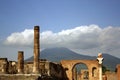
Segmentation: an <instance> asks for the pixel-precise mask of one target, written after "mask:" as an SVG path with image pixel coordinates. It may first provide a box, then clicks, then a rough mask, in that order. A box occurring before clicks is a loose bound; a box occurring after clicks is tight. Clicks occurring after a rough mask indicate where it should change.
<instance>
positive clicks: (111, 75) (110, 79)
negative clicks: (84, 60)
mask: <svg viewBox="0 0 120 80" xmlns="http://www.w3.org/2000/svg"><path fill="white" fill-rule="evenodd" d="M105 75H106V77H107V80H117V74H116V72H106V73H105Z"/></svg>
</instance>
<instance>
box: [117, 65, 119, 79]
mask: <svg viewBox="0 0 120 80" xmlns="http://www.w3.org/2000/svg"><path fill="white" fill-rule="evenodd" d="M117 80H120V64H118V65H117Z"/></svg>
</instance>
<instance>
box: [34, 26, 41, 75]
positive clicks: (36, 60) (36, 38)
mask: <svg viewBox="0 0 120 80" xmlns="http://www.w3.org/2000/svg"><path fill="white" fill-rule="evenodd" d="M39 53H40V51H39V26H35V27H34V62H33V73H36V74H37V73H39Z"/></svg>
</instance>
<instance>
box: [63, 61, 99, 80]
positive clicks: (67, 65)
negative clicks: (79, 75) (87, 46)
mask: <svg viewBox="0 0 120 80" xmlns="http://www.w3.org/2000/svg"><path fill="white" fill-rule="evenodd" d="M78 63H83V64H85V65H86V66H87V67H88V72H89V80H99V76H98V75H99V64H98V61H97V60H62V61H61V64H62V66H63V68H64V69H65V70H66V75H67V77H68V80H72V79H73V76H72V75H73V74H72V69H73V67H74V66H75V65H76V64H78ZM94 68H95V72H96V73H95V74H96V76H93V75H94V73H93V72H94V71H93V70H94Z"/></svg>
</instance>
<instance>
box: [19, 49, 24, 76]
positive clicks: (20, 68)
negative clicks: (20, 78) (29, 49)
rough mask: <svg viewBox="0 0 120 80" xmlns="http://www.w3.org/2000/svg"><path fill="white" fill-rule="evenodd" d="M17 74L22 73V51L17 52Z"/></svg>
mask: <svg viewBox="0 0 120 80" xmlns="http://www.w3.org/2000/svg"><path fill="white" fill-rule="evenodd" d="M18 73H19V74H22V73H24V53H23V51H18Z"/></svg>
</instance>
